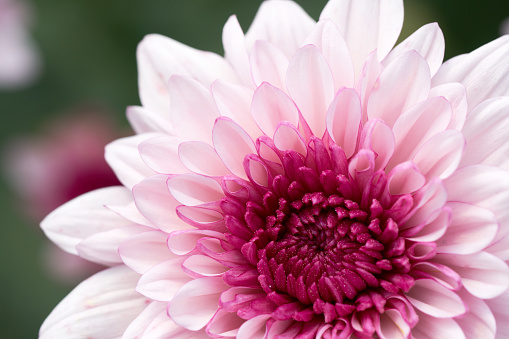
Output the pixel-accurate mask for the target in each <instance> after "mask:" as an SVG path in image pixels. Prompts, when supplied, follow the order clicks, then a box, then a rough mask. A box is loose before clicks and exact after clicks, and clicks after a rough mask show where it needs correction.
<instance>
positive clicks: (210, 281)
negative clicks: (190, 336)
mask: <svg viewBox="0 0 509 339" xmlns="http://www.w3.org/2000/svg"><path fill="white" fill-rule="evenodd" d="M227 289H228V285H226V284H225V283H224V282H223V279H222V278H221V277H206V278H200V279H194V280H192V281H190V282H188V283H187V284H185V285H184V286H183V287H182V288H181V289H180V290H179V291H178V292H177V294H176V295H175V297H174V298H173V300H172V302H171V304H170V307H169V308H168V314H169V315H170V317H171V318H172V319H173V321H175V323H177V324H178V325H179V326H182V327H184V328H187V329H188V330H191V331H197V330H199V329H201V328H203V327H205V325H207V323H208V322H209V321H210V319H212V317H213V316H214V314H215V313H216V311H217V309H218V307H219V297H220V296H221V293H222V292H223V291H225V290H227Z"/></svg>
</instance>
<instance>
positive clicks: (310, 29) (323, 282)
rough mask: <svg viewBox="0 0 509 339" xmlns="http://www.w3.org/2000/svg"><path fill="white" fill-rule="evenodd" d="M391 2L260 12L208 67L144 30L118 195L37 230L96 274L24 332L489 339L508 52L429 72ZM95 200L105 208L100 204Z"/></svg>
mask: <svg viewBox="0 0 509 339" xmlns="http://www.w3.org/2000/svg"><path fill="white" fill-rule="evenodd" d="M402 23H403V1H401V0H380V1H374V0H331V1H329V3H328V4H327V6H326V7H325V9H324V10H323V12H322V14H321V16H320V20H319V22H318V23H315V22H314V21H313V20H312V19H311V18H310V17H309V16H308V15H307V14H306V13H305V12H304V11H303V10H302V9H301V8H300V7H299V6H298V5H296V4H295V3H294V2H291V1H277V0H273V1H267V2H264V3H263V4H262V5H261V7H260V10H259V11H258V14H257V15H256V17H255V19H254V22H253V23H252V25H251V27H250V28H249V30H248V32H247V33H246V34H244V33H243V32H242V30H241V28H240V25H239V23H238V22H237V19H236V17H235V16H232V17H230V19H229V20H228V21H227V23H226V25H225V27H224V30H223V46H224V50H225V57H224V58H222V57H220V56H218V55H215V54H213V53H208V52H202V51H197V50H194V49H192V48H190V47H187V46H185V45H182V44H180V43H178V42H176V41H174V40H171V39H168V38H165V37H162V36H158V35H151V36H148V37H146V38H145V39H144V40H143V41H142V42H141V44H140V46H139V48H138V67H139V86H140V97H141V101H142V104H143V106H142V107H130V108H129V109H128V111H127V115H128V118H129V120H130V122H131V124H132V126H133V128H134V129H135V130H136V132H137V133H138V135H136V136H133V137H130V138H124V139H120V140H117V141H115V142H113V143H111V144H110V145H109V146H108V147H107V149H106V159H107V161H108V163H109V164H110V165H111V166H112V168H113V170H114V171H115V172H116V174H117V176H118V178H119V179H120V181H121V182H122V183H123V187H115V188H108V189H102V190H98V191H95V192H92V193H89V194H86V195H83V196H81V197H79V198H77V199H75V200H73V201H72V202H70V203H68V204H66V205H64V206H62V207H60V208H59V209H57V210H56V211H54V212H53V213H52V214H50V215H49V216H48V217H47V218H46V219H45V220H44V221H43V223H42V227H43V229H44V230H45V232H46V234H47V235H48V236H49V237H50V238H51V239H52V240H54V241H55V242H56V243H57V244H58V245H59V246H60V247H62V248H64V249H65V250H67V251H69V252H70V253H74V254H78V255H80V256H81V257H83V258H87V259H89V260H92V261H95V262H98V263H102V264H105V265H111V266H112V268H110V269H107V270H105V271H103V272H101V273H99V274H97V275H95V276H93V277H92V278H90V279H89V280H86V281H84V282H83V283H82V284H81V285H79V286H78V287H77V288H76V290H75V291H73V292H72V293H71V294H70V295H69V296H68V297H67V298H66V299H64V300H63V301H62V302H61V303H60V305H58V306H57V307H56V308H55V310H54V311H53V312H52V313H51V315H50V316H49V317H48V318H47V320H46V321H45V323H44V324H43V325H42V328H41V336H42V337H43V338H57V337H94V338H109V337H123V338H202V337H209V336H210V337H215V338H219V337H235V336H236V337H238V338H278V337H279V338H294V337H295V338H371V337H379V338H391V339H395V338H411V337H415V338H439V337H446V338H495V337H499V338H501V337H507V336H508V335H509V309H508V308H507V302H508V301H509V294H508V292H507V289H508V287H509V269H508V266H507V263H506V260H507V259H509V252H508V251H507V245H508V243H509V237H507V234H508V233H509V209H508V208H507V206H509V173H508V172H507V170H508V169H509V157H507V153H508V147H509V143H508V142H507V140H506V139H507V138H508V137H509V134H508V132H507V131H508V128H509V115H508V114H507V112H508V111H509V96H508V95H509V61H508V60H509V37H508V36H505V37H502V38H500V39H498V40H495V41H493V42H491V43H489V44H487V45H485V46H483V47H481V48H479V49H478V50H476V51H474V52H472V53H470V54H466V55H462V56H459V57H456V58H453V59H451V60H449V61H447V62H446V63H444V64H442V60H443V55H444V38H443V35H442V32H441V30H440V28H439V27H438V25H437V24H429V25H425V26H423V27H422V28H420V29H419V30H417V31H416V32H415V33H414V34H413V35H411V36H410V37H409V38H408V39H406V40H405V41H403V42H402V43H401V44H399V45H398V46H396V47H395V48H394V49H393V45H394V43H395V42H396V40H397V38H398V35H399V33H400V30H401V26H402ZM105 206H106V207H105Z"/></svg>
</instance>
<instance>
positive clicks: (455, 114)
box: [429, 82, 468, 131]
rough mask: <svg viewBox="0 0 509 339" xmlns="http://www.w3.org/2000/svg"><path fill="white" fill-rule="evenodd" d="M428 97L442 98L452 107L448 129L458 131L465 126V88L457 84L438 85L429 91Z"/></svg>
mask: <svg viewBox="0 0 509 339" xmlns="http://www.w3.org/2000/svg"><path fill="white" fill-rule="evenodd" d="M429 97H430V98H433V97H444V98H445V99H447V101H449V103H450V104H451V107H452V118H451V122H450V123H449V126H448V128H449V129H456V130H458V131H460V130H461V129H462V128H463V125H464V124H465V119H466V117H467V110H468V104H467V89H466V88H465V86H464V85H462V84H460V83H458V82H451V83H447V84H443V85H438V86H436V87H433V88H432V89H431V91H430V92H429Z"/></svg>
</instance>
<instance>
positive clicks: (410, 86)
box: [367, 51, 430, 127]
mask: <svg viewBox="0 0 509 339" xmlns="http://www.w3.org/2000/svg"><path fill="white" fill-rule="evenodd" d="M429 89H430V72H429V67H428V64H427V62H426V60H425V59H424V58H423V57H422V56H420V55H419V54H418V53H417V52H415V51H409V52H405V53H403V54H401V55H399V56H398V57H396V58H395V59H394V60H393V61H392V62H391V63H390V64H389V65H388V66H387V67H386V68H385V69H384V70H383V71H382V73H381V74H380V76H379V77H378V79H377V80H376V82H375V84H374V87H373V89H372V91H371V94H370V95H369V99H368V104H367V112H368V117H369V118H370V119H374V118H378V119H382V120H383V121H385V123H386V124H387V125H389V126H391V127H392V126H393V125H394V123H395V122H396V120H397V119H398V118H399V117H400V115H401V114H402V113H403V112H404V111H405V110H407V109H408V108H409V107H411V106H413V105H415V104H416V103H418V102H419V101H422V100H424V99H426V97H427V96H428V94H429Z"/></svg>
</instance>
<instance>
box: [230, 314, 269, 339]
mask: <svg viewBox="0 0 509 339" xmlns="http://www.w3.org/2000/svg"><path fill="white" fill-rule="evenodd" d="M270 317H271V316H270V314H262V315H258V316H256V317H254V318H251V319H249V320H248V321H246V322H245V323H244V324H242V326H240V328H239V332H238V333H237V338H252V339H263V338H265V333H266V331H267V329H266V328H267V327H266V326H267V320H268V319H269V318H270Z"/></svg>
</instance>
